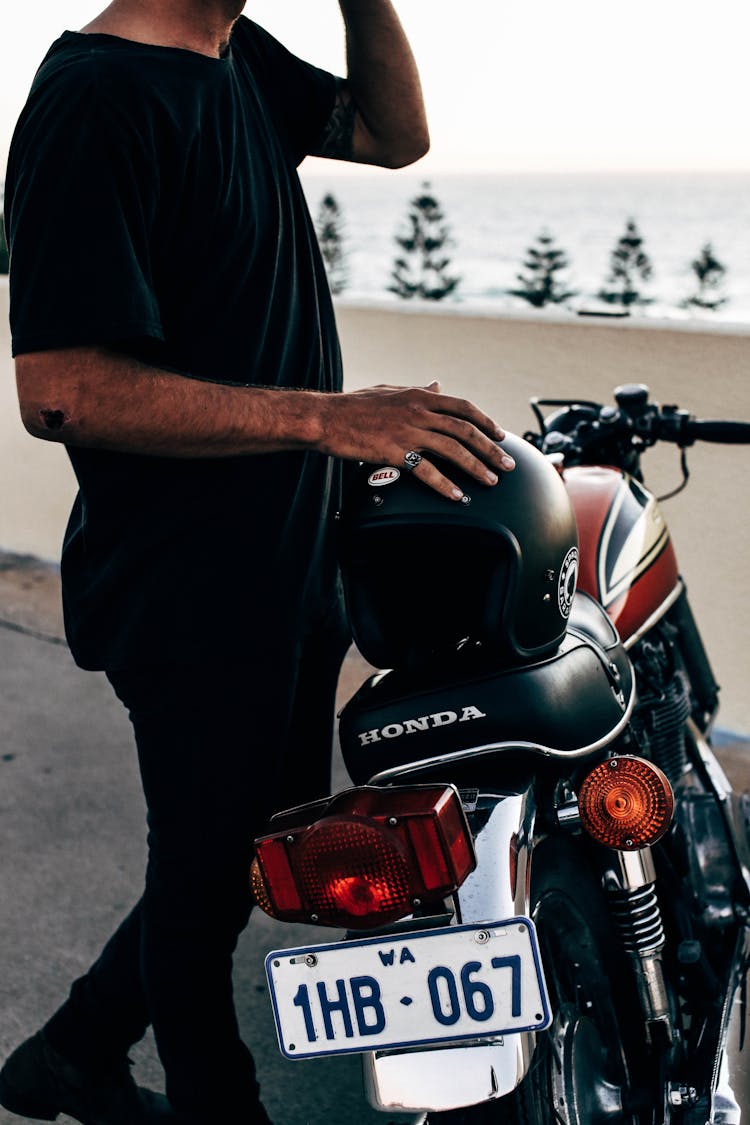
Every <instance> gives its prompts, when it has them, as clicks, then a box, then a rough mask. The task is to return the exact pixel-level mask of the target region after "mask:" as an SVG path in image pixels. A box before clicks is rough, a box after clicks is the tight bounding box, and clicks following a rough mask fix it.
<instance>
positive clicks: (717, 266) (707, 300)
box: [685, 242, 728, 309]
mask: <svg viewBox="0 0 750 1125" xmlns="http://www.w3.org/2000/svg"><path fill="white" fill-rule="evenodd" d="M690 268H691V270H692V271H693V273H694V274H695V276H696V278H697V281H698V292H697V293H694V294H693V295H692V297H688V299H687V300H686V301H685V305H688V306H689V305H695V306H696V307H697V308H699V309H718V308H720V307H721V306H722V305H725V304H726V302H727V300H728V298H727V297H724V296H722V295H721V294H720V293H719V292H718V290H719V289H720V288H721V286H722V284H723V282H724V278H725V277H726V272H727V267H726V266H725V265H724V264H723V263H722V262H720V261H719V260H718V258H716V257H715V256H714V251H713V247H712V245H711V243H710V242H707V243H706V245H705V246H704V247H703V249H702V250H701V252H700V256H699V257H697V258H696V259H695V261H694V262H691V263H690Z"/></svg>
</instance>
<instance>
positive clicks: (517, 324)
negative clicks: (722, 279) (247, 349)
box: [0, 280, 750, 733]
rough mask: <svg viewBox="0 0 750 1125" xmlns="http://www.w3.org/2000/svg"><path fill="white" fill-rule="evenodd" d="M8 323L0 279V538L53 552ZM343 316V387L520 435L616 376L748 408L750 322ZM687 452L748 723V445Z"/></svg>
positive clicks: (601, 390) (724, 676)
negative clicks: (486, 419) (467, 415)
mask: <svg viewBox="0 0 750 1125" xmlns="http://www.w3.org/2000/svg"><path fill="white" fill-rule="evenodd" d="M6 324H7V282H6V281H5V280H0V490H1V493H0V497H1V499H0V548H4V549H6V550H10V551H16V552H22V553H23V552H28V553H31V554H35V555H38V556H40V557H42V558H47V559H55V558H57V557H58V554H59V544H60V541H61V537H62V533H63V530H64V526H65V521H66V518H67V512H68V509H69V506H70V502H71V500H72V497H73V495H74V492H75V482H74V480H73V476H72V473H71V471H70V468H69V465H68V462H67V459H66V457H65V453H64V451H63V450H62V449H61V448H60V447H58V446H55V445H51V444H48V443H45V442H40V441H34V440H33V439H32V438H30V437H28V435H27V434H26V433H25V431H24V430H23V427H22V426H21V424H20V421H19V420H18V408H17V404H16V400H15V387H14V382H13V377H12V364H11V361H10V358H9V354H10V348H9V343H8V338H7V328H6ZM339 324H340V330H341V339H342V346H343V351H344V359H345V367H346V372H347V386H348V387H349V389H355V388H357V387H363V386H367V385H371V384H374V383H412V384H423V385H425V384H427V383H429V382H430V381H431V380H432V379H435V378H437V379H440V380H441V381H442V383H443V389H444V391H445V392H446V393H452V394H457V395H463V396H468V397H470V398H472V399H474V400H475V401H476V402H477V403H478V404H479V405H480V406H482V407H483V408H484V409H485V410H487V411H488V412H489V413H491V414H492V415H494V416H495V417H496V418H497V419H498V421H500V422H501V423H502V424H503V425H505V426H506V427H507V428H509V429H512V430H515V431H518V432H523V430H524V429H526V428H529V427H530V425H531V423H532V416H531V414H530V412H529V410H528V406H527V402H528V399H529V397H530V396H531V395H533V394H538V395H543V396H547V397H558V396H579V397H582V398H593V399H596V400H598V401H607V400H608V399H609V397H610V395H611V390H612V388H613V387H615V386H616V385H617V384H618V383H622V382H645V383H647V384H649V386H650V387H651V390H652V394H653V397H654V398H656V399H657V400H658V401H661V402H677V403H679V404H680V405H681V406H684V407H687V408H689V409H690V410H691V411H693V412H694V413H695V414H698V415H703V416H706V417H712V416H713V417H722V416H723V417H737V418H748V419H750V332H749V331H747V330H743V329H741V328H738V329H736V330H732V329H729V328H726V327H724V328H723V329H722V330H721V331H717V330H715V329H714V328H713V327H712V326H711V325H710V324H708V325H706V326H705V327H704V326H698V327H695V326H692V325H691V326H688V325H684V326H682V325H678V326H673V325H670V326H664V325H653V326H648V327H643V326H642V325H639V324H638V323H637V322H627V321H626V322H616V323H613V322H607V321H605V322H600V321H593V320H587V321H586V322H583V321H581V320H580V319H578V320H576V319H574V318H570V317H566V318H563V317H554V316H553V317H548V316H547V315H545V314H544V313H542V314H535V315H529V316H526V317H523V316H518V317H514V318H513V319H509V318H502V319H500V318H498V317H496V316H486V317H482V316H467V315H446V314H444V313H439V314H438V313H437V312H434V311H427V310H418V311H412V312H409V313H405V312H402V311H401V310H400V309H387V308H386V309H373V308H366V309H365V308H357V307H353V306H346V305H341V306H340V307H339ZM688 456H689V465H690V469H691V474H692V475H691V481H690V484H689V486H688V489H687V490H686V492H685V493H683V494H682V495H680V496H678V497H676V498H675V499H673V500H670V501H669V502H668V503H667V504H666V505H665V513H666V516H667V519H668V521H669V524H670V527H671V529H672V534H673V537H674V540H675V544H676V547H677V554H678V558H679V559H680V563H681V567H682V571H683V574H684V577H685V579H686V581H687V583H688V587H689V589H690V594H691V600H692V603H693V608H694V610H695V613H696V616H697V618H698V621H699V622H700V626H701V629H702V632H703V634H704V639H705V641H706V645H707V648H708V651H709V653H710V654H711V657H712V660H713V663H714V666H715V671H716V673H717V677H718V679H719V681H720V682H721V683H722V685H723V688H724V691H723V705H722V716H721V722H722V725H723V726H725V727H730V728H732V729H735V730H738V731H742V732H745V733H750V698H749V697H748V692H747V687H746V685H747V683H748V680H750V656H749V653H750V644H748V636H749V634H750V597H749V596H748V586H749V584H750V579H749V578H748V561H747V560H748V558H750V519H749V518H748V500H747V496H748V487H747V478H748V475H749V474H750V448H743V447H734V448H733V447H727V446H708V445H704V446H701V447H697V448H694V449H692V450H691V451H690V452H689V455H688ZM646 469H647V474H649V471H650V474H649V475H647V479H648V481H649V483H650V484H651V486H652V487H654V488H655V490H656V491H657V492H665V491H667V490H668V489H669V488H670V487H672V486H673V485H674V484H676V483H677V482H678V480H679V464H678V455H677V452H676V451H675V450H673V449H666V450H662V449H660V450H657V451H654V452H653V453H651V454H649V455H648V458H647V461H646Z"/></svg>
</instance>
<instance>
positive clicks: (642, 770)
mask: <svg viewBox="0 0 750 1125" xmlns="http://www.w3.org/2000/svg"><path fill="white" fill-rule="evenodd" d="M578 810H579V814H580V817H581V825H582V827H583V828H584V829H585V830H586V831H587V832H588V833H589V835H590V836H593V837H594V839H595V840H598V841H599V842H600V843H601V844H606V845H607V847H610V848H617V849H618V850H619V851H635V850H637V849H638V848H645V847H647V846H648V845H649V844H654V843H656V841H657V840H658V839H659V838H660V837H661V836H663V835H664V833H665V832H666V831H667V829H668V828H669V825H670V823H671V820H672V813H673V811H674V794H673V793H672V786H671V785H670V784H669V780H668V778H667V777H666V776H665V774H663V773H662V771H661V770H660V769H659V768H658V766H655V765H654V764H653V762H647V761H646V760H645V759H644V758H636V757H630V756H626V755H622V756H619V757H615V758H608V759H607V760H606V761H604V762H600V763H599V765H598V766H596V767H595V768H594V769H593V770H592V771H591V773H590V774H588V776H587V777H586V779H585V780H584V782H583V784H582V785H581V787H580V789H579V791H578Z"/></svg>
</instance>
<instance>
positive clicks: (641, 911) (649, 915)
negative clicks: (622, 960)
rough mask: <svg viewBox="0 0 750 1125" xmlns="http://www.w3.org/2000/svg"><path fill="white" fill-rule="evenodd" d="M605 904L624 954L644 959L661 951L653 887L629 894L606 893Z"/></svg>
mask: <svg viewBox="0 0 750 1125" xmlns="http://www.w3.org/2000/svg"><path fill="white" fill-rule="evenodd" d="M609 902H610V909H611V913H612V919H613V921H614V923H615V925H616V927H617V930H618V932H619V934H620V938H621V940H622V943H623V947H624V949H625V952H626V953H630V954H635V955H636V956H639V957H644V956H649V955H652V954H654V953H658V952H659V950H660V949H663V948H664V926H663V923H662V918H661V909H660V907H659V900H658V898H657V897H656V890H655V888H654V884H653V883H646V884H645V885H644V886H642V887H637V888H635V889H633V890H610V891H609Z"/></svg>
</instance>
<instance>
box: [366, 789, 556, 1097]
mask: <svg viewBox="0 0 750 1125" xmlns="http://www.w3.org/2000/svg"><path fill="white" fill-rule="evenodd" d="M461 797H462V799H463V801H464V808H465V810H466V813H467V816H468V819H469V824H470V826H471V830H472V833H473V834H474V846H475V848H476V852H477V866H476V869H475V870H474V871H473V872H472V874H471V875H469V877H468V879H467V880H466V881H465V882H464V884H463V885H462V886H461V888H460V890H459V892H458V894H457V896H456V899H457V902H456V906H457V911H456V922H457V923H458V922H462V923H470V922H497V921H500V920H502V919H504V918H512V917H516V916H518V915H526V916H527V917H528V916H529V912H530V901H529V887H530V877H531V849H532V841H533V835H534V820H535V815H536V803H535V799H534V790H533V786H532V785H531V783H529V785H528V786H527V787H525V788H520V787H519V788H518V789H517V790H515V791H514V792H512V793H504V794H503V793H480V792H478V791H477V790H471V791H468V790H462V792H461ZM535 1040H536V1037H535V1035H534V1034H533V1033H532V1032H523V1033H521V1034H519V1035H508V1036H505V1037H501V1038H497V1039H493V1040H485V1041H478V1042H476V1043H469V1044H466V1043H462V1044H461V1045H460V1046H459V1045H456V1046H455V1047H452V1046H450V1045H448V1046H443V1047H439V1048H431V1049H430V1050H416V1051H409V1050H406V1051H403V1050H402V1051H398V1052H388V1051H383V1052H371V1053H369V1054H366V1055H363V1069H364V1082H365V1090H366V1093H367V1097H368V1100H369V1101H370V1104H371V1105H373V1106H374V1107H375V1108H376V1109H380V1110H391V1111H399V1110H407V1111H409V1110H432V1111H435V1112H438V1111H442V1110H448V1109H458V1108H460V1107H461V1106H466V1105H474V1104H476V1103H478V1102H486V1101H491V1100H493V1099H495V1098H501V1097H503V1096H504V1095H505V1094H508V1093H510V1092H511V1091H512V1090H514V1089H515V1087H516V1086H517V1085H518V1084H519V1082H521V1080H522V1079H523V1077H524V1075H525V1074H526V1072H527V1070H528V1068H529V1063H530V1061H531V1056H532V1054H533V1051H534V1045H535Z"/></svg>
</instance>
